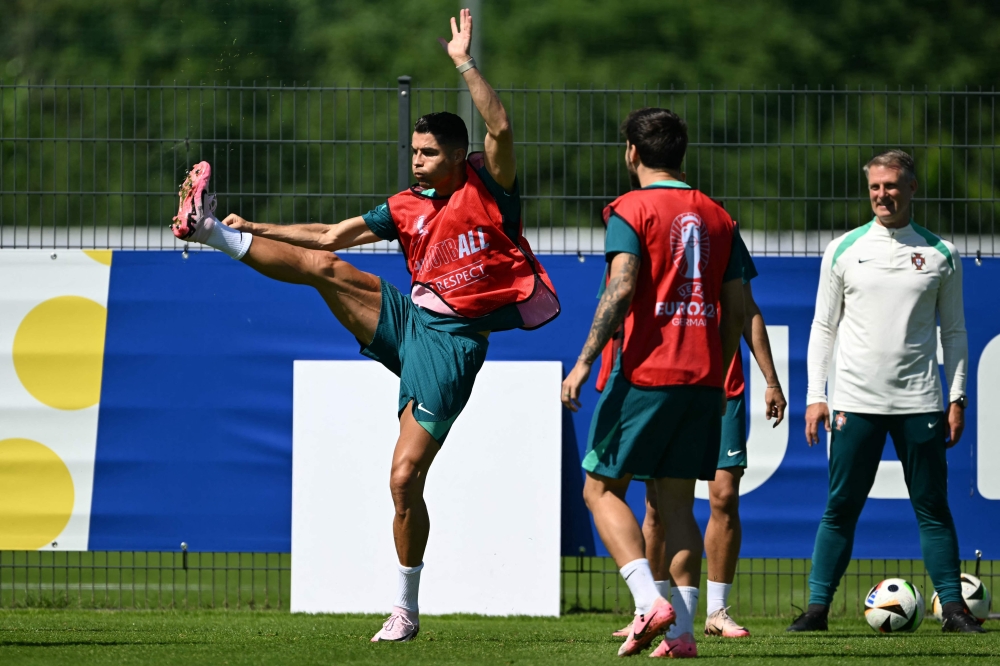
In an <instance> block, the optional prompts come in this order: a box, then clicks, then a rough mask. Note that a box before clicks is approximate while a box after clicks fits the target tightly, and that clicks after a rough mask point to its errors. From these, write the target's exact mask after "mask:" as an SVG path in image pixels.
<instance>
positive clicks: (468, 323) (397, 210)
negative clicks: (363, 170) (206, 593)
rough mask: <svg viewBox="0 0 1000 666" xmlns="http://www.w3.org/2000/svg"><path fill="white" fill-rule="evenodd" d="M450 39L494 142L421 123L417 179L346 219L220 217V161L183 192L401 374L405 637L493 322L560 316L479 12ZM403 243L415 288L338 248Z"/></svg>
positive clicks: (235, 241) (248, 260)
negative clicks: (314, 295) (436, 488)
mask: <svg viewBox="0 0 1000 666" xmlns="http://www.w3.org/2000/svg"><path fill="white" fill-rule="evenodd" d="M451 27H452V39H451V41H450V42H446V41H445V40H442V44H443V45H444V46H445V49H446V50H447V52H448V55H449V56H450V57H451V58H452V60H453V61H454V63H455V65H456V68H457V69H458V71H459V73H461V74H462V76H463V78H464V79H465V82H466V84H467V85H468V86H469V94H470V96H471V97H472V101H473V103H474V104H475V105H476V108H477V109H478V110H479V112H480V114H482V117H483V120H484V121H485V123H486V131H487V134H486V137H485V140H484V152H482V153H473V154H471V155H467V153H468V147H469V135H468V131H467V129H466V127H465V123H464V122H463V121H462V119H461V118H459V117H458V116H456V115H455V114H452V113H430V114H427V115H426V116H423V117H421V118H420V119H419V120H417V122H416V125H415V127H414V133H413V137H412V145H413V156H412V167H413V175H414V176H415V178H416V180H417V185H416V186H414V187H412V188H410V189H409V190H406V191H403V192H400V193H399V194H396V195H395V196H393V197H390V199H389V200H388V201H387V202H386V203H385V204H383V205H381V206H379V207H378V208H376V209H375V210H372V211H371V212H369V213H367V214H366V215H363V216H360V217H355V218H351V219H348V220H344V221H343V222H341V223H339V224H334V225H323V224H298V225H288V226H279V225H271V224H259V223H256V222H248V221H246V220H244V219H242V218H240V217H239V216H236V215H230V216H229V217H227V218H226V219H225V220H224V221H223V222H219V220H217V219H216V218H215V217H213V216H212V211H211V209H212V208H213V207H214V206H213V202H212V201H211V199H209V198H208V196H207V195H206V194H205V188H206V187H207V184H208V177H209V175H210V173H211V170H210V168H209V166H208V164H207V163H204V162H203V163H201V164H198V165H196V166H195V168H194V169H193V170H192V172H191V174H190V175H189V177H188V179H187V181H185V183H184V186H183V187H182V190H181V210H180V211H179V213H178V216H177V217H176V218H174V219H175V223H174V225H173V230H174V234H175V235H176V236H177V237H178V238H182V239H185V240H190V241H195V242H200V243H206V244H207V245H210V246H212V247H214V248H216V249H219V250H222V251H223V252H226V253H227V254H228V255H229V256H231V257H233V258H234V259H238V260H241V261H242V262H243V263H245V264H246V265H248V266H250V267H251V268H253V269H254V270H256V271H258V272H260V273H262V274H264V275H266V276H268V277H270V278H273V279H275V280H280V281H282V282H290V283H293V284H303V285H309V286H311V287H313V288H315V289H316V290H317V291H318V292H319V294H320V295H321V296H322V297H323V299H324V300H325V301H326V303H327V305H328V306H329V307H330V310H331V311H332V312H333V314H334V316H335V317H336V318H337V320H338V321H340V323H341V324H343V325H344V327H345V328H346V329H347V330H348V331H350V332H351V333H352V334H353V335H354V336H355V337H356V338H357V340H358V341H359V342H360V343H361V353H362V354H364V355H365V356H368V357H369V358H372V359H374V360H376V361H378V362H380V363H381V364H382V365H384V366H385V367H386V368H388V369H389V370H391V371H392V372H393V373H394V374H396V375H397V376H399V378H400V386H399V403H398V405H399V411H398V416H399V439H398V440H397V442H396V447H395V450H394V452H393V457H392V468H391V472H390V478H389V489H390V492H391V494H392V500H393V504H394V507H395V516H394V518H393V525H392V530H393V537H394V540H395V545H396V554H397V556H398V558H399V587H398V594H397V597H396V601H395V604H394V607H393V610H392V614H391V615H390V617H389V619H388V620H386V622H385V624H384V625H383V627H382V630H381V631H379V632H378V633H377V634H376V635H375V637H374V638H372V641H373V642H376V641H408V640H411V639H413V638H414V637H415V636H416V635H417V632H418V630H419V628H420V619H419V613H418V611H419V608H418V605H417V592H418V589H419V583H420V572H421V570H422V569H423V566H424V564H423V555H424V549H425V547H426V545H427V537H428V533H429V531H430V520H429V517H428V514H427V507H426V505H425V504H424V499H423V490H424V483H425V481H426V478H427V473H428V470H429V469H430V466H431V463H432V462H433V460H434V457H435V456H436V455H437V453H438V451H440V449H441V446H442V445H443V444H444V441H445V438H446V437H447V435H448V432H449V430H450V429H451V426H452V424H453V423H454V422H455V419H456V418H457V417H458V415H459V414H460V413H461V411H462V410H463V409H464V408H465V405H466V403H467V402H468V400H469V396H470V394H471V392H472V385H473V383H474V381H475V378H476V374H477V373H478V372H479V370H480V368H481V367H482V365H483V362H484V360H485V357H486V349H487V346H488V344H489V343H488V340H487V337H488V335H489V333H490V332H491V331H498V330H508V329H514V328H524V329H533V328H538V327H539V326H542V325H544V324H545V323H547V322H549V321H551V320H552V319H554V318H555V317H556V316H557V315H558V314H559V301H558V299H557V298H556V295H555V290H554V288H553V286H552V283H551V282H550V281H549V279H548V276H547V275H546V273H545V270H544V269H543V268H542V266H541V264H539V263H538V261H537V260H536V259H535V257H534V255H533V254H532V252H531V248H530V247H529V246H528V242H527V240H525V238H524V236H523V235H522V225H521V211H520V209H521V204H520V194H519V190H518V184H517V178H516V165H515V160H514V136H513V132H512V131H511V125H510V121H509V119H508V116H507V112H506V111H505V110H504V107H503V104H502V103H501V102H500V98H499V97H498V96H497V94H496V92H494V90H493V89H492V88H491V87H490V85H489V84H488V83H487V82H486V80H485V79H484V78H483V76H482V74H480V72H479V70H478V69H477V68H476V63H475V61H474V60H473V59H472V58H471V57H470V56H469V45H470V42H471V36H472V16H471V15H470V13H469V10H467V9H463V10H462V12H461V25H460V26H459V25H456V22H455V19H454V18H453V19H452V20H451ZM379 240H398V241H399V244H400V247H401V248H402V250H403V254H404V256H405V259H406V266H407V269H408V270H409V271H410V273H411V275H412V285H411V289H410V294H409V296H406V295H403V294H402V293H400V292H399V291H398V290H397V289H396V288H395V287H393V286H392V285H391V284H389V283H388V282H386V281H385V280H382V279H380V278H378V277H377V276H375V275H371V274H368V273H363V272H361V271H359V270H358V269H356V268H354V267H353V266H351V265H350V264H349V263H347V262H346V261H344V260H343V259H341V258H340V257H338V256H337V255H336V254H333V252H334V251H336V250H342V249H345V248H348V247H354V246H357V245H363V244H365V243H374V242H377V241H379Z"/></svg>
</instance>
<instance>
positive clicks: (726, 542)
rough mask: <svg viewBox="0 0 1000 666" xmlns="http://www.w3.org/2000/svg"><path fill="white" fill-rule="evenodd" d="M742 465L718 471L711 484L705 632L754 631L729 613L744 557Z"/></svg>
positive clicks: (737, 633)
mask: <svg viewBox="0 0 1000 666" xmlns="http://www.w3.org/2000/svg"><path fill="white" fill-rule="evenodd" d="M742 477H743V468H742V467H727V468H724V469H718V470H716V472H715V480H714V481H710V482H709V484H708V494H709V504H710V506H711V517H710V518H709V521H708V526H707V527H706V528H705V553H706V555H707V556H708V582H707V588H708V589H707V590H706V598H705V601H706V606H705V612H706V618H705V635H706V636H722V637H724V638H745V637H747V636H749V635H750V632H749V631H748V630H747V629H746V627H743V626H741V625H740V624H738V623H737V622H736V621H735V620H733V618H732V617H730V615H729V610H728V609H729V593H730V590H731V589H732V587H733V581H734V580H735V578H736V565H737V563H738V561H739V557H740V543H741V540H742V527H741V525H740V514H739V497H740V479H741V478H742Z"/></svg>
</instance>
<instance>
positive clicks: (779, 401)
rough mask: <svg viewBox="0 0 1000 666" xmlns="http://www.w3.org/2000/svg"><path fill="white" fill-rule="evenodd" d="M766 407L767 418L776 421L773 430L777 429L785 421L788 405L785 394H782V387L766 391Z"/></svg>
mask: <svg viewBox="0 0 1000 666" xmlns="http://www.w3.org/2000/svg"><path fill="white" fill-rule="evenodd" d="M764 405H765V408H766V409H767V414H765V415H764V416H765V418H767V420H768V421H770V420H771V419H772V418H773V419H774V425H772V426H771V427H772V428H777V427H778V424H779V423H781V422H782V421H784V420H785V407H787V406H788V403H787V402H786V401H785V394H784V393H782V392H781V387H780V386H775V387H774V388H769V389H767V390H766V391H764Z"/></svg>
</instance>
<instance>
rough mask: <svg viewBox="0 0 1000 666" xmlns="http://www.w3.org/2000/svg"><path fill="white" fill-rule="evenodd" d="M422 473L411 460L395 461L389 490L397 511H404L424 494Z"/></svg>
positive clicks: (390, 475)
mask: <svg viewBox="0 0 1000 666" xmlns="http://www.w3.org/2000/svg"><path fill="white" fill-rule="evenodd" d="M421 486H422V475H421V474H420V470H419V468H418V467H417V465H416V464H415V463H414V462H413V461H410V460H405V459H404V460H398V461H393V464H392V470H391V471H390V472H389V492H390V493H391V494H392V502H393V504H394V505H395V506H396V512H397V513H403V512H405V510H406V509H407V508H409V506H410V505H411V503H412V502H413V501H414V500H415V499H417V498H419V497H420V496H421V494H422V488H421Z"/></svg>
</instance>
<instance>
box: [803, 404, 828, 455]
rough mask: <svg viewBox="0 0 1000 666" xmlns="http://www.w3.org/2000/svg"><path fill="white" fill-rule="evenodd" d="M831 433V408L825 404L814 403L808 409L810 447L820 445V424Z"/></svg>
mask: <svg viewBox="0 0 1000 666" xmlns="http://www.w3.org/2000/svg"><path fill="white" fill-rule="evenodd" d="M820 422H822V423H823V427H824V428H826V431H827V432H830V408H829V407H828V406H827V404H826V403H825V402H814V403H813V404H811V405H809V406H808V407H806V441H807V442H809V446H812V445H813V444H819V424H820Z"/></svg>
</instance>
